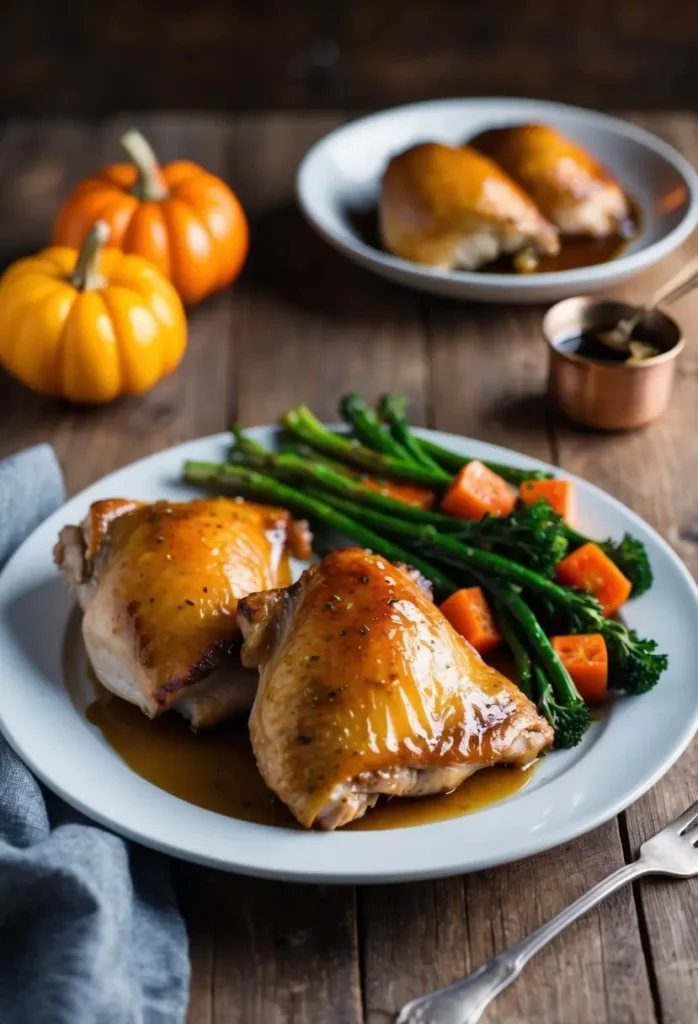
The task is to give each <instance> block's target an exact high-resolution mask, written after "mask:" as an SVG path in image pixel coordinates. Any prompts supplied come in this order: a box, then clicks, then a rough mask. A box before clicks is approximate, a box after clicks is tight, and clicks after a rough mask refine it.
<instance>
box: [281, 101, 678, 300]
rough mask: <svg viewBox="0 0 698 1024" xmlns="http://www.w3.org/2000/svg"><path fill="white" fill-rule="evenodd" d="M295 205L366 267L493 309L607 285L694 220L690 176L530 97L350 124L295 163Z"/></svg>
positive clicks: (603, 119) (643, 145)
mask: <svg viewBox="0 0 698 1024" xmlns="http://www.w3.org/2000/svg"><path fill="white" fill-rule="evenodd" d="M297 195H298V200H299V203H300V206H301V209H302V210H303V213H304V214H305V216H306V218H307V219H308V221H309V222H310V224H311V225H312V226H313V227H314V228H315V230H316V231H318V232H319V234H320V235H321V236H322V237H323V238H324V239H325V240H326V241H327V242H329V243H330V244H331V245H333V246H334V247H335V248H336V249H338V250H339V251H340V252H342V253H343V254H344V255H346V256H348V257H349V258H350V259H352V260H353V261H354V262H356V263H359V264H360V265H361V266H363V267H365V268H366V269H368V270H370V271H372V272H374V273H376V274H379V275H380V276H382V277H385V278H387V279H389V280H391V281H394V282H396V283H398V284H403V285H407V286H408V287H412V288H417V289H419V290H421V291H425V292H432V293H434V294H438V295H447V296H451V297H454V298H461V299H468V300H477V301H487V302H541V301H553V300H557V299H561V298H565V297H568V296H570V295H575V294H582V293H587V292H595V291H605V290H608V289H610V288H612V287H613V286H615V285H617V284H620V283H621V282H623V281H626V280H628V279H629V278H631V277H632V276H634V275H635V274H637V273H639V272H640V271H642V270H645V269H647V268H649V267H651V266H653V265H654V264H655V263H656V262H657V261H658V260H660V259H662V258H663V257H665V256H668V255H669V254H670V253H671V252H673V251H674V250H675V249H676V248H677V247H678V246H680V245H681V244H682V242H684V241H685V240H686V239H687V238H688V236H689V235H690V233H691V232H692V230H693V229H694V227H695V226H696V223H698V176H697V175H696V172H695V171H694V169H693V168H692V166H691V165H690V164H689V163H688V161H687V160H685V159H684V158H683V157H682V156H681V154H680V153H679V152H678V151H677V150H676V149H674V148H673V147H672V146H670V145H669V144H668V143H666V142H664V141H663V140H661V139H659V138H657V137H656V136H654V135H652V134H650V133H649V132H647V131H645V130H644V129H642V128H640V127H638V126H636V125H633V124H630V123H628V122H625V121H622V120H620V119H618V118H614V117H609V116H607V115H605V114H600V113H596V112H594V111H587V110H582V109H579V108H576V107H570V106H566V105H564V104H558V103H547V102H544V101H539V100H521V99H453V100H435V101H429V102H425V103H417V104H412V105H409V106H405V107H399V108H396V109H394V110H387V111H382V112H380V113H377V114H373V115H371V116H369V117H365V118H362V119H360V120H358V121H354V122H351V123H349V124H347V125H344V126H342V127H340V128H338V129H336V130H335V131H333V132H331V133H330V134H329V135H327V136H325V137H324V138H323V139H321V140H320V141H319V142H318V143H316V145H315V146H314V147H313V148H312V149H311V150H310V151H309V153H308V154H307V155H306V156H305V158H304V159H303V161H302V163H301V165H300V167H299V170H298V177H297Z"/></svg>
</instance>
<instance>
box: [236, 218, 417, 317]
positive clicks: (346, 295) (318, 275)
mask: <svg viewBox="0 0 698 1024" xmlns="http://www.w3.org/2000/svg"><path fill="white" fill-rule="evenodd" d="M250 235H251V247H250V255H249V258H248V262H247V266H246V267H245V272H244V280H245V281H246V282H247V283H248V285H250V286H251V287H252V288H258V289H259V290H260V291H268V292H271V293H273V294H274V295H275V296H276V297H278V298H281V299H283V300H284V301H285V302H288V303H290V304H291V305H294V306H299V307H301V308H303V309H306V310H310V311H312V312H316V313H323V314H326V315H331V316H333V317H337V318H340V319H345V320H346V319H348V318H350V319H361V320H366V319H368V318H370V319H371V320H380V319H382V318H385V319H389V320H390V321H391V323H393V324H394V323H395V321H396V320H400V319H404V320H405V321H411V322H413V321H414V317H415V313H416V312H417V309H416V308H415V307H418V303H419V301H420V298H421V297H420V295H419V293H417V292H414V291H409V290H408V289H405V288H401V287H399V286H397V285H394V284H391V283H390V282H389V281H384V280H383V279H382V278H380V277H377V276H375V275H373V274H371V273H369V272H368V271H365V270H363V269H362V268H361V267H358V266H356V265H355V264H354V263H352V262H351V260H349V259H347V258H346V257H345V256H343V255H341V253H338V252H336V251H335V250H334V249H333V248H332V247H331V246H330V245H328V244H327V242H324V241H323V240H322V239H321V238H320V237H319V236H318V235H316V234H315V232H314V231H313V230H312V229H311V228H310V226H309V225H308V224H307V223H306V222H305V221H304V219H303V217H302V215H301V213H300V211H299V210H298V209H297V207H296V206H295V205H294V204H293V203H291V202H288V203H284V204H283V205H280V206H276V207H273V208H272V209H270V210H268V211H266V212H264V213H263V214H260V215H259V217H257V218H255V220H254V221H253V222H252V224H251V226H250Z"/></svg>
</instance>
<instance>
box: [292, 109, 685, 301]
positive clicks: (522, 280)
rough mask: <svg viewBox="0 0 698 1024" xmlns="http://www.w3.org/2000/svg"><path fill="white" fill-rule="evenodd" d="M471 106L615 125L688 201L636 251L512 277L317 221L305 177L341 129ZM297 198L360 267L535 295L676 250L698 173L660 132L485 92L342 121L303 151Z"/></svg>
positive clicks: (620, 272) (640, 266)
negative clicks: (418, 258)
mask: <svg viewBox="0 0 698 1024" xmlns="http://www.w3.org/2000/svg"><path fill="white" fill-rule="evenodd" d="M463 104H467V105H472V106H483V105H484V106H487V105H492V106H496V105H498V104H513V105H520V106H530V107H531V108H534V109H537V110H539V111H540V112H541V113H544V112H545V111H549V112H550V113H552V114H555V113H559V114H571V115H574V116H575V117H577V118H580V119H581V120H585V121H588V122H590V123H592V124H600V125H605V126H607V127H608V128H611V129H613V130H614V131H615V132H616V133H618V134H619V135H622V136H624V137H625V138H630V139H633V140H634V141H636V142H638V143H640V144H641V145H643V146H644V147H645V148H647V149H650V150H652V151H653V152H654V153H656V154H658V155H660V156H661V157H663V158H664V159H665V160H666V161H667V162H668V163H669V164H671V166H672V167H673V168H674V170H676V171H677V172H678V173H679V174H680V176H681V177H682V179H683V181H684V183H685V185H686V188H687V191H688V202H687V208H686V212H685V214H684V216H683V218H682V219H681V221H679V223H678V224H677V225H676V227H674V228H672V230H671V231H669V232H668V233H667V234H666V235H664V236H663V237H662V238H659V239H657V240H656V241H655V242H652V243H651V244H650V245H648V246H645V247H643V248H642V249H640V250H638V251H637V252H635V253H631V254H629V255H626V256H624V255H620V256H619V257H617V258H616V259H614V260H607V261H606V262H603V263H593V264H591V265H590V266H588V267H575V268H573V269H571V270H554V271H546V272H544V273H540V274H530V275H526V274H523V275H519V277H515V278H514V279H512V275H511V274H495V273H483V272H481V271H472V270H441V269H438V268H430V267H427V266H423V265H421V264H415V263H414V262H413V261H411V260H406V259H403V258H402V257H399V256H393V255H392V254H390V253H385V252H383V251H382V250H380V249H375V248H374V247H373V246H370V245H368V244H367V243H366V242H364V241H363V240H362V239H360V238H356V239H354V240H353V241H352V242H351V243H350V242H348V241H346V240H345V239H343V238H341V237H339V236H338V235H337V234H335V233H334V232H333V231H332V230H331V228H329V227H328V226H327V225H325V224H324V223H323V222H322V220H320V219H318V217H317V216H316V214H315V208H314V205H313V203H312V200H310V199H309V198H308V194H309V189H308V187H307V178H308V177H309V174H310V170H311V168H312V164H313V162H314V161H315V160H317V158H318V156H319V155H320V153H321V151H322V150H323V149H324V148H325V147H327V146H328V145H329V144H330V143H331V142H332V141H333V140H335V139H336V138H337V137H338V136H340V135H341V134H343V133H346V132H349V131H351V130H354V129H355V128H356V127H357V126H359V125H362V124H366V125H368V124H370V123H371V122H373V123H375V122H377V121H380V120H381V119H383V118H388V117H390V116H392V115H394V114H398V113H403V112H408V111H412V110H415V111H416V110H424V109H425V108H436V107H443V106H448V105H453V106H458V105H463ZM295 195H296V201H297V202H298V205H299V207H300V209H301V212H302V213H303V216H304V217H305V219H306V221H307V222H308V223H309V224H310V226H311V227H312V228H313V230H314V231H316V232H317V233H318V234H319V235H320V236H321V237H322V238H323V239H324V240H325V241H326V242H327V243H328V244H329V245H331V246H333V247H334V248H335V249H337V250H338V251H339V252H341V253H342V254H343V255H345V256H347V257H349V258H351V259H358V260H360V262H361V264H362V265H363V266H367V265H371V264H376V265H377V266H379V267H380V268H381V269H382V270H383V271H391V272H393V273H394V274H399V275H400V276H401V277H403V278H405V279H406V280H407V283H410V284H415V285H416V284H418V283H422V282H435V283H439V284H444V285H446V284H450V285H454V286H455V285H457V286H460V287H462V288H464V289H465V288H471V287H473V288H476V289H477V288H485V289H488V290H490V291H495V290H497V289H500V288H501V289H502V290H506V289H510V288H512V287H514V286H516V288H517V289H519V290H520V291H521V292H522V293H523V292H528V293H530V294H531V296H533V295H534V294H535V293H536V292H538V291H542V290H543V289H545V288H546V287H560V288H562V287H566V286H568V285H569V287H573V286H575V285H579V286H580V288H582V289H583V288H584V287H589V286H590V285H592V284H594V285H598V284H599V283H603V282H605V281H609V282H612V281H614V280H616V279H620V278H626V279H627V278H628V277H630V276H634V275H635V274H637V273H639V272H640V271H642V270H645V269H647V268H648V267H650V266H652V265H653V264H654V263H656V262H658V261H659V260H660V259H662V258H663V257H664V256H667V255H669V254H670V253H671V252H673V251H674V250H675V249H677V248H678V246H680V245H681V244H682V243H683V242H685V241H686V239H687V238H688V237H689V235H690V234H691V233H692V232H693V230H694V229H695V228H696V226H697V225H698V171H696V169H695V168H694V167H693V166H692V165H691V163H690V161H689V160H688V159H687V158H686V157H685V156H683V154H682V153H680V152H679V151H678V149H676V147H675V146H672V145H671V143H669V142H665V141H664V139H661V138H660V137H659V136H658V135H655V134H654V133H653V132H651V131H649V130H648V129H646V128H640V127H639V126H637V125H634V124H631V123H630V122H629V121H625V120H623V118H620V117H615V116H614V115H612V114H605V113H602V112H601V111H596V110H592V109H589V108H587V107H578V106H575V105H573V104H569V103H556V102H553V101H548V100H539V99H529V98H525V97H513V96H509V97H507V96H483V97H468V96H463V97H456V96H453V97H446V98H444V99H435V100H422V101H416V102H414V103H405V104H401V105H399V106H396V107H388V108H386V109H384V110H378V111H375V112H374V113H371V114H367V115H365V116H363V117H356V118H352V119H351V120H349V121H347V122H346V123H344V124H341V125H338V126H337V127H336V128H333V129H331V130H330V131H329V132H326V133H325V135H323V136H322V137H321V138H320V139H318V140H317V142H315V143H313V145H312V146H311V147H310V149H309V150H308V151H307V152H306V153H305V154H304V156H303V158H302V159H301V161H300V163H299V165H298V169H297V171H296V180H295Z"/></svg>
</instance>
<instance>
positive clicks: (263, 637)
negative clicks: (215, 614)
mask: <svg viewBox="0 0 698 1024" xmlns="http://www.w3.org/2000/svg"><path fill="white" fill-rule="evenodd" d="M238 622H239V623H240V627H241V629H242V631H243V635H244V637H245V642H244V644H243V648H242V659H243V663H244V664H245V665H248V666H250V667H254V666H257V667H258V668H259V671H260V686H259V689H258V691H257V696H256V698H255V703H254V707H253V710H252V714H251V717H250V734H251V737H252V745H253V748H254V752H255V756H256V758H257V763H258V765H259V768H260V770H261V772H262V775H263V776H264V778H265V780H266V782H267V785H268V786H269V787H270V788H271V789H273V790H274V792H275V793H276V794H277V795H278V796H279V797H280V798H281V799H282V800H283V801H284V802H285V803H286V804H287V805H288V806H289V807H290V809H291V810H292V811H293V813H294V814H295V816H296V817H297V818H298V820H299V821H300V822H301V824H303V825H305V826H306V827H308V828H309V827H311V826H313V825H319V826H321V827H324V828H335V827H337V826H338V825H342V824H345V823H346V822H347V821H351V820H352V819H353V818H355V817H359V816H360V815H361V814H363V813H364V811H365V810H366V808H367V807H370V806H372V805H373V803H375V801H376V799H377V796H378V794H379V793H388V794H391V795H416V794H423V793H433V792H439V791H444V790H450V789H453V788H454V787H455V786H456V785H458V784H459V783H460V782H461V781H462V780H463V779H464V778H466V777H467V775H469V774H472V772H473V771H476V770H478V769H479V768H483V767H486V766H488V765H492V764H496V763H501V762H506V763H511V764H525V763H527V762H529V761H531V760H533V758H535V757H536V756H537V754H538V753H540V751H541V750H542V749H544V748H546V747H548V746H550V744H551V742H552V730H551V728H550V726H549V725H548V723H547V722H546V721H544V720H543V719H542V718H541V717H540V716H539V715H538V713H537V711H536V709H535V707H534V706H533V704H532V703H531V702H530V701H529V700H528V699H527V698H526V697H525V696H524V695H523V694H522V693H521V691H520V690H518V689H517V688H516V687H515V686H514V685H513V684H512V683H511V682H510V681H509V680H508V679H505V678H504V676H502V675H501V674H500V673H499V672H497V671H496V670H495V669H493V668H490V667H489V666H488V665H486V664H485V663H484V662H483V661H482V659H481V658H480V656H479V655H478V654H477V653H476V652H475V651H474V650H473V649H472V648H471V647H470V645H469V644H467V643H466V641H465V640H464V639H463V638H462V637H461V636H460V635H459V634H457V633H456V632H455V630H454V629H453V628H452V627H451V625H450V624H449V623H448V621H447V620H446V619H445V618H444V616H443V615H442V614H441V612H440V611H439V610H438V608H436V607H435V606H434V605H433V603H432V601H431V599H430V597H429V594H428V592H425V590H424V589H423V588H422V587H421V586H420V585H419V582H418V581H417V580H415V578H414V577H413V575H411V574H410V573H409V572H407V571H406V570H405V569H404V568H402V567H398V566H394V565H391V564H390V563H389V562H387V561H386V560H385V559H383V558H381V557H379V556H377V555H372V554H369V553H368V552H366V551H363V550H360V549H345V550H341V551H335V552H333V553H332V554H330V555H328V556H327V557H326V558H325V559H323V561H322V562H320V563H318V564H316V565H313V566H311V567H310V568H309V569H308V570H306V572H305V573H304V574H303V576H302V577H301V579H300V580H299V581H298V583H296V584H295V585H294V586H293V587H290V588H289V589H286V590H277V591H272V592H269V593H266V594H254V595H251V596H250V597H248V598H246V599H244V600H243V601H241V602H240V607H239V611H238Z"/></svg>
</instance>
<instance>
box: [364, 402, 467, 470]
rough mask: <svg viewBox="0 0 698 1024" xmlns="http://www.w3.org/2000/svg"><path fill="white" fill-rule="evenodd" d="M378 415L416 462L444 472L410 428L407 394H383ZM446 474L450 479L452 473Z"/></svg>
mask: <svg viewBox="0 0 698 1024" xmlns="http://www.w3.org/2000/svg"><path fill="white" fill-rule="evenodd" d="M378 415H379V416H380V418H381V419H382V420H384V421H385V422H386V423H388V424H389V425H390V429H391V431H392V435H393V437H394V438H395V440H396V441H398V442H399V443H400V444H401V445H402V447H403V449H404V450H405V451H407V453H408V454H409V456H410V457H411V458H412V459H414V461H415V462H418V463H420V464H421V465H422V466H429V467H430V468H431V469H435V470H439V471H441V472H443V470H442V467H441V466H439V464H438V462H437V461H436V459H432V457H431V455H430V454H429V452H428V451H427V450H426V449H425V447H424V445H423V444H422V442H421V441H420V439H419V438H418V437H416V436H415V435H414V434H413V433H412V431H411V430H410V427H409V425H408V423H407V397H406V396H405V395H397V394H387V395H383V397H382V398H381V400H380V402H379V403H378ZM446 475H447V476H448V477H449V479H450V476H451V474H450V473H447V474H446Z"/></svg>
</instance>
